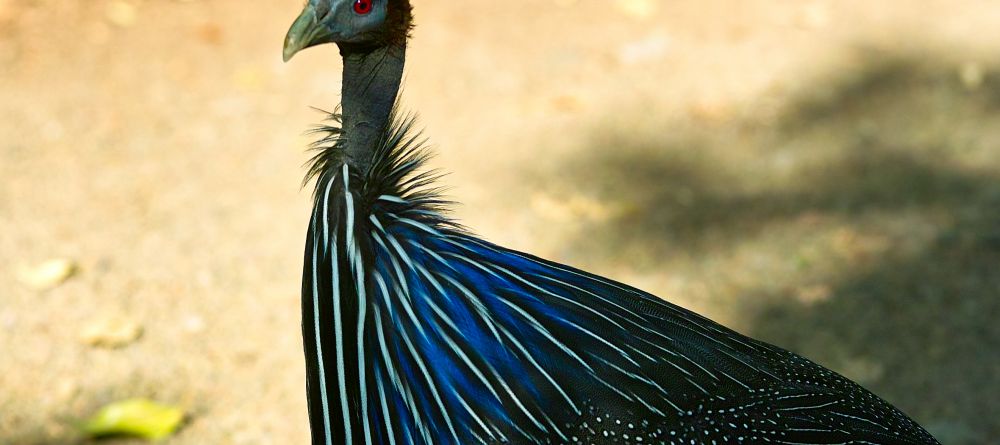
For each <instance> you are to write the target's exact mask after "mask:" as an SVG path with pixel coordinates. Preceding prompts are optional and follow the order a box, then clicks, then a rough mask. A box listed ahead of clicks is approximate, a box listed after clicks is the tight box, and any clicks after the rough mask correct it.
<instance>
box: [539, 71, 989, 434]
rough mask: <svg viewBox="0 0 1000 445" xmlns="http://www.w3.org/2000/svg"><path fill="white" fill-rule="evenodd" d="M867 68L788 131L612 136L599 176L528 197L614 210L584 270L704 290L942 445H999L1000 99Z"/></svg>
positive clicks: (793, 111)
mask: <svg viewBox="0 0 1000 445" xmlns="http://www.w3.org/2000/svg"><path fill="white" fill-rule="evenodd" d="M941 59H946V57H942V58H941ZM865 60H867V62H865V63H862V64H861V65H860V66H858V67H857V69H856V70H854V71H852V72H850V73H847V74H843V75H842V74H841V73H840V72H839V71H838V76H839V77H837V78H833V79H819V80H817V81H816V85H813V86H810V88H809V89H808V90H805V91H803V92H801V93H797V94H798V97H793V98H791V99H789V100H787V102H788V104H789V105H788V106H786V107H783V108H782V109H781V111H780V112H779V113H778V114H777V115H776V117H775V118H773V119H767V120H764V121H762V120H761V119H759V116H756V115H755V114H754V112H753V106H752V105H750V106H748V107H747V111H746V112H745V113H742V114H737V115H736V116H733V117H731V118H729V119H727V120H725V121H723V122H709V123H699V122H697V121H694V122H682V123H663V125H661V126H660V127H659V128H656V129H649V130H647V129H638V130H636V129H632V130H629V133H625V132H623V131H622V130H620V129H611V130H607V131H597V132H595V134H594V136H593V137H592V138H589V139H588V140H589V141H591V142H590V143H592V144H594V145H593V147H587V148H585V149H581V150H579V152H581V153H584V154H583V155H582V157H577V158H574V159H572V160H567V161H566V162H565V163H561V164H560V165H559V169H560V170H559V172H552V171H546V170H544V169H540V170H539V171H536V172H535V173H533V175H532V176H531V177H530V180H531V182H532V184H533V185H535V186H538V187H542V188H544V189H546V190H547V192H548V193H550V194H553V195H556V196H567V195H583V196H587V197H588V198H589V199H592V200H594V201H597V202H600V203H602V204H605V203H606V206H608V207H609V210H607V211H606V212H604V213H602V214H601V216H600V217H597V218H590V219H587V218H586V215H583V217H581V219H582V220H583V221H582V222H579V224H580V225H581V226H582V228H581V229H580V230H579V239H577V240H572V241H571V242H570V243H569V246H568V247H567V251H568V252H569V254H568V255H569V256H573V257H575V258H577V262H582V263H584V264H589V265H591V266H593V267H597V268H601V267H609V268H611V265H616V266H621V264H623V263H624V264H628V265H629V266H630V267H633V268H635V269H636V270H640V271H643V270H645V271H649V272H650V273H652V272H653V271H659V272H661V273H665V274H667V275H684V276H685V279H686V280H688V281H700V282H702V283H705V286H703V287H707V288H708V289H709V292H708V293H710V294H711V295H710V296H708V297H702V296H700V295H695V296H691V295H687V296H684V295H682V296H681V297H682V298H681V300H685V299H687V300H688V301H690V300H691V299H697V298H708V299H709V300H710V301H709V302H710V304H711V305H713V306H721V307H723V308H724V309H721V310H719V311H718V313H720V314H726V313H730V314H733V315H732V316H731V318H733V319H740V322H739V323H738V324H739V326H738V327H739V328H740V330H742V331H744V332H745V333H747V334H749V335H751V336H754V337H757V338H760V339H762V340H765V341H769V342H772V343H775V344H777V345H780V346H783V347H785V348H788V349H791V350H793V351H795V352H798V353H801V354H803V355H805V356H806V357H809V358H811V359H814V360H816V361H818V362H819V363H821V364H824V365H826V366H828V367H832V368H833V369H835V370H837V371H840V372H842V373H844V374H846V375H847V376H848V377H851V378H853V379H855V380H857V381H859V382H861V383H862V384H864V385H865V386H867V387H869V388H870V389H872V390H873V391H875V392H876V393H878V394H879V395H881V396H883V397H885V398H887V399H888V400H890V401H891V402H893V403H894V404H897V405H898V406H900V407H901V408H902V409H903V410H904V411H907V412H908V413H910V414H911V415H913V416H915V417H917V418H918V420H920V421H921V422H922V423H924V424H925V425H926V426H928V427H929V428H930V429H931V430H932V431H933V432H935V433H936V434H938V435H939V436H941V437H940V438H941V439H942V441H943V442H944V443H951V444H974V443H988V441H989V440H990V439H991V438H997V437H1000V422H998V421H997V420H996V418H995V416H989V415H983V414H984V413H987V412H991V411H992V410H993V408H994V406H993V405H995V400H994V398H995V394H997V393H998V392H1000V359H998V358H997V355H996V353H995V351H997V350H1000V327H998V324H997V323H995V321H994V320H993V319H994V318H995V317H996V315H997V314H1000V119H998V118H997V117H996V114H997V113H996V111H997V109H998V105H1000V79H996V78H989V77H987V78H985V79H973V80H976V82H974V83H973V82H965V83H963V82H962V79H961V77H960V76H958V75H956V72H955V69H954V66H953V65H948V64H946V63H944V62H942V65H941V66H935V65H931V64H928V63H925V62H922V61H921V60H928V59H926V58H920V59H918V58H908V57H905V56H887V55H885V54H873V55H871V57H870V58H867V59H865ZM665 128H669V129H670V130H669V131H664V130H663V129H665ZM566 172H574V173H570V174H567V173H566ZM552 178H558V179H557V180H555V181H553V180H552ZM748 252H749V253H748ZM678 258H682V260H678ZM747 270H750V271H752V272H750V273H747V272H746V271H747ZM685 297H686V298H685Z"/></svg>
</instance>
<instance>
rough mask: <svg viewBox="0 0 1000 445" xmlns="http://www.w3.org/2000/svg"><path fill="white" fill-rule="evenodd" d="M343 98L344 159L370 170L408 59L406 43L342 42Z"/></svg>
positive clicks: (361, 169) (351, 164)
mask: <svg viewBox="0 0 1000 445" xmlns="http://www.w3.org/2000/svg"><path fill="white" fill-rule="evenodd" d="M340 50H341V55H342V56H343V58H344V78H343V90H342V98H341V106H342V112H343V135H342V137H343V140H344V148H345V151H344V155H345V156H346V159H345V161H346V162H347V163H348V165H350V166H351V167H354V168H357V169H358V170H360V171H367V169H368V168H369V167H370V166H371V162H372V158H373V155H374V152H375V149H376V147H377V146H378V142H379V138H380V136H381V135H382V134H384V132H385V131H386V130H387V129H388V127H389V125H390V116H391V115H392V110H393V107H394V105H395V103H396V96H397V95H398V94H399V87H400V83H401V81H402V78H403V66H404V64H405V62H406V43H405V41H403V42H399V43H393V44H388V45H384V46H375V47H355V46H349V45H341V47H340Z"/></svg>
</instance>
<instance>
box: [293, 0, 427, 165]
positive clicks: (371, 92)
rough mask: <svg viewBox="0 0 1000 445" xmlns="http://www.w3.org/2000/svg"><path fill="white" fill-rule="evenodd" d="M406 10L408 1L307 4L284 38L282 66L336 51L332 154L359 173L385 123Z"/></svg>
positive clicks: (402, 54)
mask: <svg viewBox="0 0 1000 445" xmlns="http://www.w3.org/2000/svg"><path fill="white" fill-rule="evenodd" d="M411 11H412V8H411V6H410V1H409V0H309V2H308V3H306V6H305V8H304V9H303V10H302V13H301V14H299V17H298V18H297V19H295V22H294V23H293V24H292V26H291V28H290V29H289V30H288V35H287V36H286V37H285V47H284V51H283V56H284V59H285V61H286V62H287V61H288V60H289V59H291V58H292V56H294V55H295V54H296V53H298V52H299V51H301V50H303V49H305V48H309V47H312V46H317V45H322V44H324V43H336V44H337V46H338V47H340V54H341V56H343V62H344V75H343V77H342V82H343V84H342V87H341V88H342V90H341V110H342V111H341V113H342V117H343V122H342V129H343V134H342V138H341V139H342V140H341V143H340V144H338V146H337V147H336V148H337V149H338V150H334V153H337V152H340V151H342V152H343V153H344V158H343V159H344V162H346V163H347V164H349V165H350V166H351V167H354V168H356V169H358V170H360V171H365V170H366V169H367V168H368V166H369V165H371V160H372V157H373V156H374V154H375V151H376V148H377V146H378V141H379V140H380V139H381V138H382V137H383V136H384V135H385V134H386V131H387V130H388V128H389V127H390V124H391V122H390V121H391V119H392V117H391V116H392V112H393V109H394V108H395V103H396V96H397V95H398V94H399V89H400V82H401V81H402V76H403V66H404V64H405V61H406V40H407V38H408V37H409V33H410V28H411V23H412V12H411ZM340 149H342V150H340Z"/></svg>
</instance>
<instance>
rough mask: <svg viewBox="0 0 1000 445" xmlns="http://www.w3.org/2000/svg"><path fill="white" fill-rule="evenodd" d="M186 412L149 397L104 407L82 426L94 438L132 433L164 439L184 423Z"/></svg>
mask: <svg viewBox="0 0 1000 445" xmlns="http://www.w3.org/2000/svg"><path fill="white" fill-rule="evenodd" d="M183 420H184V411H183V410H181V409H180V408H177V407H173V406H168V405H162V404H159V403H156V402H153V401H150V400H145V399H130V400H124V401H121V402H115V403H112V404H110V405H107V406H105V407H104V408H101V409H100V410H99V411H98V412H97V413H96V414H94V416H93V417H91V418H90V419H88V420H87V421H86V422H84V424H83V425H81V429H82V430H83V431H84V432H85V433H86V434H88V435H90V436H91V437H106V436H130V437H139V438H143V439H148V440H160V439H164V438H166V437H168V436H170V435H171V434H173V433H174V431H176V430H177V427H179V426H180V424H181V422H182V421H183Z"/></svg>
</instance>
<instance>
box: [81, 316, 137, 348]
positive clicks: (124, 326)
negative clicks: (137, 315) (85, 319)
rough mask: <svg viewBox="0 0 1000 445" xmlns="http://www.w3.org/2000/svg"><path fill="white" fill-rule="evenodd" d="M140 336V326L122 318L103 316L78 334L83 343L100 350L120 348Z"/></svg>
mask: <svg viewBox="0 0 1000 445" xmlns="http://www.w3.org/2000/svg"><path fill="white" fill-rule="evenodd" d="M141 335H142V325H140V324H139V323H138V322H136V321H134V320H129V319H127V318H125V317H122V316H105V317H103V318H100V319H97V320H94V321H92V322H90V324H88V325H87V326H86V327H84V329H83V332H82V333H81V334H80V340H81V341H83V342H84V343H86V344H88V345H90V346H95V347H101V348H121V347H123V346H126V345H128V344H129V343H132V342H134V341H135V340H136V339H138V338H139V336H141Z"/></svg>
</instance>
